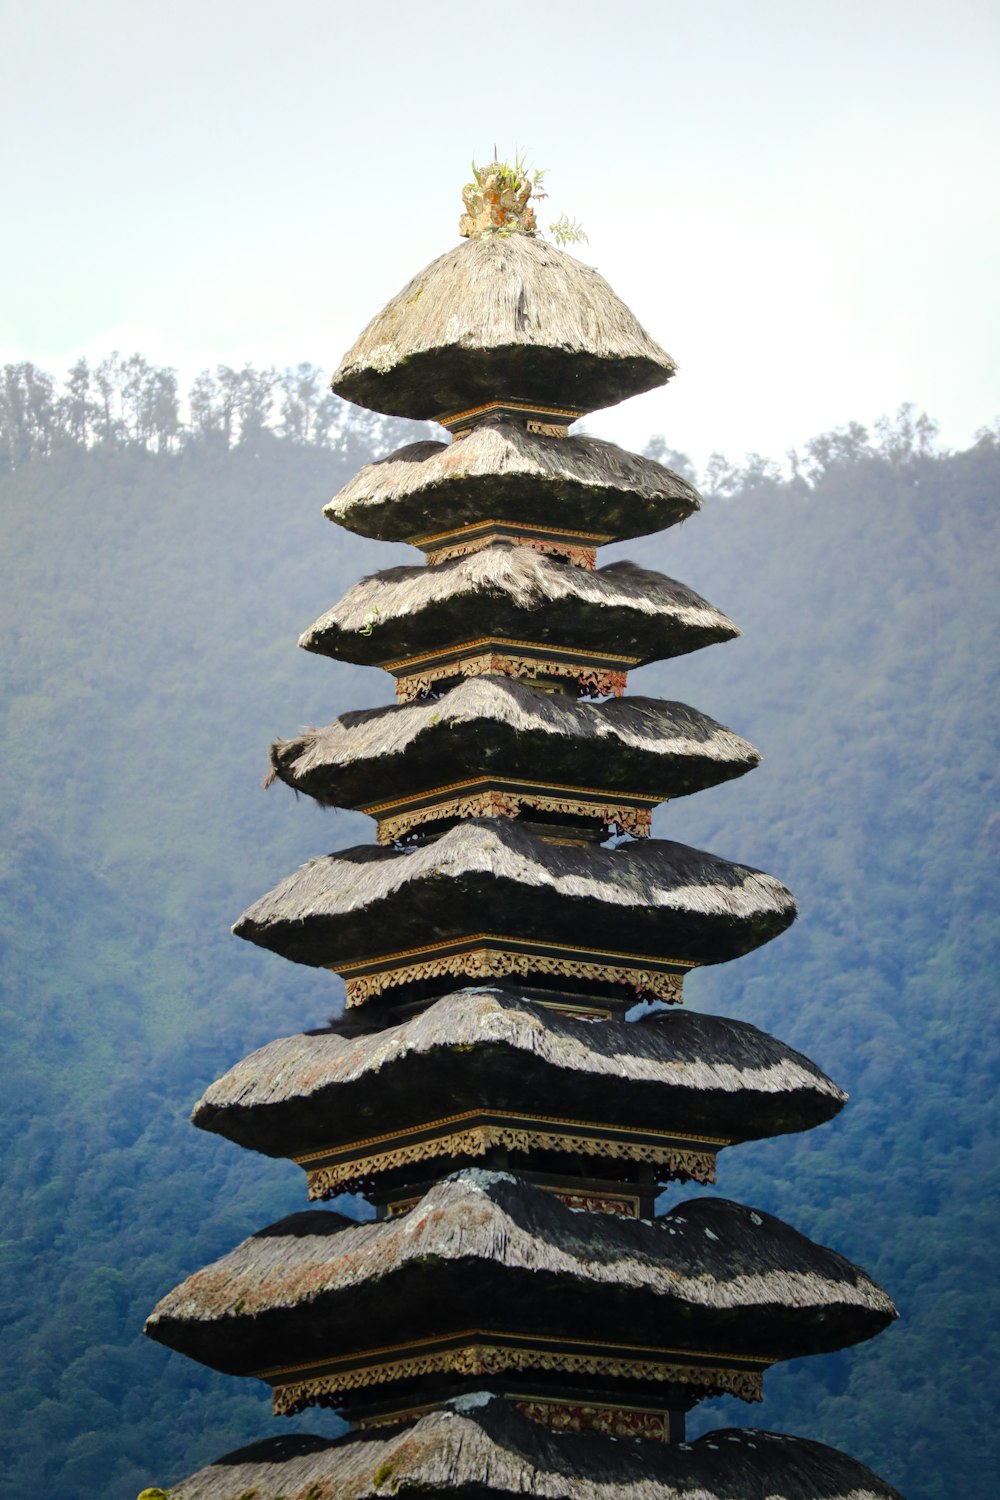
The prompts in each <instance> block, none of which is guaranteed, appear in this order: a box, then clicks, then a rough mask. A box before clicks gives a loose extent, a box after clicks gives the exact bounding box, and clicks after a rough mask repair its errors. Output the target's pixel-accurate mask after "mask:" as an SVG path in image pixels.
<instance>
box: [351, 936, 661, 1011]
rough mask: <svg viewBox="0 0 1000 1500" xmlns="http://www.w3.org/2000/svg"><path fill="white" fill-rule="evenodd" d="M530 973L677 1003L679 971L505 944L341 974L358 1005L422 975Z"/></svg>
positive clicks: (480, 976)
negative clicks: (560, 955)
mask: <svg viewBox="0 0 1000 1500" xmlns="http://www.w3.org/2000/svg"><path fill="white" fill-rule="evenodd" d="M532 974H548V975H552V976H554V977H557V978H559V979H584V980H593V981H597V982H600V983H604V984H620V985H627V986H629V987H630V988H631V989H632V990H634V991H635V994H636V997H637V998H638V999H645V998H647V997H648V998H651V999H654V1000H662V1001H664V1003H665V1004H667V1005H680V1004H682V1003H683V999H684V996H683V993H682V986H683V980H684V976H683V975H682V974H664V973H659V972H657V971H656V970H654V969H643V968H640V967H638V966H635V967H633V966H632V965H630V964H607V963H590V962H588V961H586V960H584V959H578V958H554V957H551V956H549V955H547V954H540V953H518V952H514V951H511V950H509V949H507V950H504V949H498V948H474V949H472V950H471V951H470V952H466V953H450V954H447V955H445V956H443V957H440V958H429V959H423V960H422V961H417V962H414V963H409V964H404V965H401V966H400V967H399V968H397V969H390V970H384V969H383V970H381V971H380V972H379V973H377V974H364V975H362V976H360V977H359V978H356V979H347V980H346V988H347V1004H348V1005H349V1006H353V1005H364V1003H365V1002H366V1001H367V1000H372V999H374V997H375V996H376V995H381V994H383V993H384V991H385V990H388V989H393V988H395V987H396V986H397V985H401V984H414V983H416V982H417V981H419V980H422V979H444V978H453V979H461V978H465V977H468V978H471V979H505V978H509V977H510V976H512V975H516V976H517V977H518V978H521V979H526V978H528V977H529V976H530V975H532Z"/></svg>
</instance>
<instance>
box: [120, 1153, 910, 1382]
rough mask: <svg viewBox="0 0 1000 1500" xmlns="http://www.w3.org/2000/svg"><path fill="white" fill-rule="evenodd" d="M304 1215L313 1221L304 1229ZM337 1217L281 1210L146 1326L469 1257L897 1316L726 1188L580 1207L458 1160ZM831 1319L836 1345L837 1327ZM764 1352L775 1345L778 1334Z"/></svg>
mask: <svg viewBox="0 0 1000 1500" xmlns="http://www.w3.org/2000/svg"><path fill="white" fill-rule="evenodd" d="M313 1217H314V1218H315V1220H316V1222H317V1230H318V1232H317V1233H314V1234H312V1233H309V1232H308V1229H307V1225H308V1223H309V1221H310V1218H313ZM333 1218H334V1220H335V1223H334V1224H333V1225H332V1226H331V1227H332V1228H333V1229H334V1232H333V1234H332V1235H331V1234H330V1233H329V1232H322V1230H323V1228H324V1227H325V1225H324V1222H323V1221H326V1222H327V1223H329V1221H330V1216H329V1215H328V1214H326V1213H325V1212H324V1211H323V1210H314V1211H313V1214H309V1213H305V1214H295V1215H293V1216H292V1219H291V1220H290V1221H289V1225H290V1232H289V1233H287V1234H283V1233H282V1232H281V1230H282V1225H281V1224H277V1225H274V1226H272V1227H271V1228H270V1229H269V1230H267V1231H265V1232H263V1233H261V1234H258V1235H254V1236H252V1237H251V1238H250V1239H248V1240H244V1242H243V1243H242V1244H241V1245H239V1246H237V1248H236V1249H235V1250H233V1251H231V1252H230V1253H229V1254H228V1255H226V1256H224V1257H223V1258H222V1259H221V1260H218V1261H216V1262H215V1264H214V1265H211V1266H207V1267H206V1268H205V1269H204V1270H202V1271H196V1272H195V1273H194V1275H193V1276H190V1277H188V1279H187V1280H186V1281H184V1282H182V1283H181V1285H180V1286H178V1287H177V1288H175V1290H174V1291H172V1292H169V1293H168V1294H167V1296H166V1297H164V1298H163V1299H162V1300H161V1301H160V1302H159V1303H158V1304H157V1306H156V1308H155V1309H154V1311H153V1313H152V1315H151V1317H150V1319H149V1321H148V1323H147V1325H146V1328H147V1332H149V1333H152V1334H153V1335H154V1336H156V1331H157V1324H158V1323H161V1322H165V1321H167V1320H169V1321H171V1322H177V1321H179V1322H181V1323H202V1322H206V1321H208V1322H211V1321H214V1320H216V1319H220V1318H241V1317H246V1318H252V1317H254V1316H256V1315H257V1314H259V1313H261V1312H264V1311H265V1310H271V1309H275V1308H293V1307H296V1306H299V1305H301V1304H302V1303H309V1302H311V1301H313V1300H314V1299H315V1298H317V1297H319V1296H320V1295H321V1294H323V1293H324V1292H334V1291H335V1292H338V1293H341V1294H342V1293H344V1292H345V1291H348V1290H349V1289H351V1288H356V1287H360V1286H363V1285H365V1284H366V1283H372V1282H373V1281H378V1280H381V1279H382V1278H384V1277H386V1276H387V1275H389V1274H391V1273H392V1272H396V1271H399V1270H401V1269H402V1268H403V1267H404V1266H406V1265H408V1264H411V1263H413V1264H420V1263H422V1262H423V1263H426V1262H427V1261H429V1260H430V1261H446V1262H451V1261H456V1260H461V1259H466V1260H468V1258H469V1257H472V1258H474V1259H476V1260H482V1261H485V1262H489V1263H490V1264H492V1265H500V1266H503V1267H505V1268H507V1269H508V1270H515V1269H516V1270H527V1271H544V1272H547V1273H550V1274H553V1275H556V1276H560V1277H569V1278H571V1279H572V1280H573V1281H575V1282H578V1283H581V1284H590V1285H595V1286H596V1285H608V1286H617V1287H628V1288H630V1289H632V1290H638V1289H645V1290H646V1291H648V1292H651V1293H653V1294H654V1295H657V1296H662V1297H664V1298H667V1299H668V1300H669V1301H672V1302H677V1303H683V1304H686V1305H687V1306H688V1307H692V1308H694V1307H697V1308H712V1309H716V1310H720V1309H727V1310H736V1309H750V1308H755V1307H783V1308H786V1309H801V1310H812V1311H817V1310H820V1309H826V1310H829V1311H830V1312H832V1310H833V1309H834V1308H838V1307H839V1308H858V1309H863V1310H866V1311H867V1312H870V1313H872V1314H874V1315H875V1317H874V1319H873V1323H874V1324H877V1325H878V1326H884V1324H885V1323H886V1322H888V1321H889V1320H891V1319H892V1318H893V1317H895V1316H896V1310H895V1308H894V1307H893V1304H892V1302H891V1300H890V1299H889V1297H888V1296H887V1295H886V1293H885V1292H884V1291H882V1289H881V1288H880V1287H878V1286H877V1285H876V1284H875V1283H874V1282H873V1281H872V1280H871V1279H870V1278H869V1277H868V1276H866V1275H865V1273H864V1272H863V1271H862V1270H861V1269H860V1268H859V1267H857V1266H854V1265H852V1264H851V1263H850V1261H847V1260H845V1259H844V1258H843V1256H840V1255H837V1254H836V1253H835V1252H834V1251H832V1250H827V1249H825V1248H823V1247H822V1246H819V1245H816V1244H814V1243H813V1242H812V1241H811V1240H809V1239H807V1238H806V1237H805V1236H804V1235H801V1234H799V1233H798V1232H797V1231H796V1230H794V1229H791V1228H790V1227H789V1226H788V1225H787V1224H783V1223H782V1222H781V1221H780V1220H779V1219H775V1218H773V1217H772V1216H771V1215H769V1214H762V1213H760V1212H758V1211H756V1210H753V1209H748V1208H744V1207H742V1206H741V1205H739V1204H736V1203H730V1202H728V1201H727V1200H726V1199H722V1198H715V1199H700V1200H694V1201H693V1202H690V1203H685V1204H681V1205H680V1206H679V1207H677V1208H675V1209H673V1210H672V1211H671V1212H670V1213H668V1214H666V1215H664V1217H662V1218H660V1219H656V1220H653V1221H649V1220H641V1219H624V1218H615V1217H613V1216H611V1215H603V1214H600V1215H598V1214H580V1213H576V1212H575V1211H574V1210H572V1209H568V1208H565V1207H564V1206H563V1205H562V1204H561V1203H559V1202H558V1200H556V1199H555V1198H554V1197H553V1196H552V1195H550V1194H548V1193H545V1192H544V1190H542V1189H538V1188H528V1187H527V1186H526V1185H525V1184H524V1183H522V1182H520V1181H519V1180H518V1179H517V1178H514V1177H511V1176H509V1175H507V1174H506V1173H499V1172H489V1171H483V1170H479V1169H467V1170H465V1171H462V1172H458V1173H455V1174H454V1175H453V1176H451V1177H449V1178H446V1179H445V1180H444V1181H442V1182H439V1183H436V1184H435V1185H434V1186H433V1187H432V1188H431V1189H430V1190H429V1191H428V1192H427V1193H426V1194H425V1195H424V1197H423V1198H422V1199H421V1201H420V1203H419V1204H418V1205H417V1206H416V1207H415V1208H414V1209H412V1210H411V1211H410V1213H408V1214H406V1215H403V1216H401V1217H398V1218H391V1219H385V1220H382V1221H376V1222H369V1223H365V1224H351V1225H349V1226H347V1227H339V1226H344V1225H345V1221H344V1220H343V1219H341V1218H340V1216H339V1215H335V1216H333ZM496 1315H497V1313H496V1312H495V1313H494V1316H496ZM875 1331H876V1327H875V1326H872V1328H871V1330H870V1333H874V1332H875ZM830 1332H831V1333H832V1337H833V1339H834V1341H835V1342H834V1345H833V1347H836V1340H837V1332H836V1331H835V1330H833V1329H831V1330H830ZM858 1336H864V1335H858ZM869 1336H870V1334H869ZM732 1337H733V1338H735V1337H736V1334H735V1332H734V1333H733V1335H732ZM848 1341H849V1342H852V1341H853V1340H850V1339H849V1340H848ZM826 1347H831V1346H830V1345H826ZM760 1352H761V1357H764V1356H765V1355H767V1356H768V1357H771V1358H774V1357H781V1355H780V1352H779V1351H777V1350H775V1349H774V1348H771V1349H769V1350H761V1351H760ZM276 1355H277V1357H279V1358H280V1355H279V1354H278V1353H277V1351H276ZM786 1357H787V1355H786Z"/></svg>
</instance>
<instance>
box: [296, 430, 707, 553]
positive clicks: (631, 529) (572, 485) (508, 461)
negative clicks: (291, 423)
mask: <svg viewBox="0 0 1000 1500" xmlns="http://www.w3.org/2000/svg"><path fill="white" fill-rule="evenodd" d="M700 505H701V497H700V495H699V494H698V492H697V490H696V489H695V488H694V487H693V486H692V485H690V484H689V483H688V482H687V480H686V479H682V478H681V476H680V475H679V474H675V473H674V472H673V470H671V469H667V468H665V467H664V466H663V464H659V463H657V462H656V460H655V459H652V458H642V457H640V456H639V455H638V454H636V453H629V452H627V451H626V450H625V449H624V448H619V447H617V446H616V444H614V443H608V442H604V441H603V440H602V439H600V438H594V437H585V436H580V437H571V438H554V437H546V436H544V435H542V434H539V433H534V432H529V431H527V429H526V428H525V427H524V426H523V425H522V424H521V423H518V422H514V421H511V420H510V419H509V418H505V417H492V418H488V419H487V420H485V421H484V422H482V423H480V424H479V425H478V426H477V427H474V428H473V429H472V431H471V432H468V433H467V434H466V435H465V436H464V437H462V438H460V439H457V440H456V441H455V442H453V443H450V444H448V443H436V442H421V443H412V444H410V446H409V447H406V448H401V449H399V451H398V452H396V453H392V454H390V455H389V457H388V458H381V459H378V460H377V461H376V462H375V463H370V464H365V466H364V468H363V469H361V470H359V472H358V473H357V474H356V475H355V476H354V478H353V479H352V480H350V481H349V483H348V484H346V485H345V486H344V488H343V489H342V490H340V491H339V492H338V493H337V494H336V495H335V496H334V498H333V499H332V500H331V501H330V503H329V505H327V506H326V508H325V511H324V514H325V515H327V516H328V517H329V519H330V520H331V521H335V522H336V523H337V524H338V525H340V526H345V527H346V528H347V529H348V530H350V531H355V532H358V533H360V535H362V536H375V537H380V538H381V539H383V540H385V541H416V540H421V539H424V538H428V537H430V536H431V535H434V534H437V533H441V532H446V531H451V530H454V529H456V528H458V527H461V526H467V525H471V524H474V523H476V522H480V521H484V520H493V521H519V522H521V523H522V524H524V525H528V524H532V525H535V526H553V527H569V528H570V529H571V530H572V531H574V532H580V533H595V534H596V535H598V536H599V537H600V538H601V539H602V540H607V541H620V540H624V539H625V538H626V537H632V536H642V535H645V534H647V533H648V532H653V531H662V530H663V529H665V528H666V527H668V526H673V525H675V524H676V523H677V522H678V521H682V520H684V519H685V518H686V517H687V516H690V515H692V514H693V512H694V511H696V510H698V509H699V507H700Z"/></svg>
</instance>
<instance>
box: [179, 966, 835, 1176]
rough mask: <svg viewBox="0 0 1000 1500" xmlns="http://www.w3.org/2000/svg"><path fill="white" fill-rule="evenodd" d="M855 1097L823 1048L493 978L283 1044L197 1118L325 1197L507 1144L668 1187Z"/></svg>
mask: <svg viewBox="0 0 1000 1500" xmlns="http://www.w3.org/2000/svg"><path fill="white" fill-rule="evenodd" d="M459 1056H460V1061H456V1059H457V1058H458V1057H459ZM845 1098H846V1095H845V1094H844V1093H843V1092H842V1091H841V1090H840V1089H839V1088H837V1086H836V1084H834V1083H833V1082H832V1081H831V1080H830V1079H829V1078H827V1077H826V1075H825V1074H823V1073H822V1072H820V1070H819V1068H817V1067H816V1065H815V1064H814V1063H812V1062H810V1061H809V1059H808V1058H805V1057H803V1056H802V1055H801V1054H800V1053H798V1052H794V1051H792V1049H791V1048H789V1047H786V1046H784V1045H783V1044H782V1043H781V1042H778V1041H775V1039H774V1038H773V1037H769V1036H767V1035H766V1034H765V1033H764V1032H762V1031H758V1030H757V1029H756V1027H754V1026H751V1025H749V1024H748V1023H747V1022H745V1021H734V1020H727V1019H724V1018H723V1017H721V1016H706V1015H700V1014H698V1013H697V1012H693V1011H685V1010H678V1009H671V1010H669V1011H654V1012H647V1013H646V1014H645V1015H644V1016H643V1017H642V1018H640V1019H638V1020H636V1021H632V1022H628V1021H618V1020H612V1021H607V1022H604V1023H602V1024H597V1025H595V1024H594V1023H593V1022H592V1021H589V1020H584V1019H582V1018H580V1017H578V1016H574V1015H567V1014H563V1013H560V1012H559V1011H557V1010H552V1009H549V1008H547V1007H545V1006H543V1005H539V1004H537V1003H535V1002H533V1001H532V1000H528V999H525V998H523V997H522V995H521V994H519V993H518V992H517V991H516V990H514V989H501V988H492V989H488V988H483V989H468V990H461V991H458V992H457V993H453V994H450V995H445V996H443V997H442V998H441V999H439V1000H437V1001H435V1002H434V1004H433V1005H431V1006H430V1007H429V1009H427V1010H425V1011H422V1012H421V1013H419V1014H417V1015H415V1016H413V1017H411V1018H410V1019H409V1020H407V1021H405V1022H404V1023H403V1024H401V1025H396V1026H392V1027H389V1028H387V1029H386V1030H384V1031H378V1032H374V1033H371V1034H368V1035H362V1036H354V1035H342V1034H339V1033H338V1032H337V1031H335V1030H331V1031H325V1032H314V1033H307V1034H305V1035H299V1036H290V1037H282V1038H281V1039H280V1040H278V1041H274V1042H270V1043H268V1045H267V1046H265V1047H262V1048H261V1049H260V1050H259V1051H257V1052H254V1053H252V1054H251V1055H250V1056H249V1057H247V1058H246V1059H245V1060H244V1061H243V1062H241V1063H238V1064H237V1065H236V1067H234V1068H232V1069H230V1071H229V1072H228V1073H226V1074H225V1076H224V1077H222V1078H220V1079H219V1080H218V1082H216V1083H213V1084H212V1085H211V1086H210V1087H209V1088H208V1089H207V1090H206V1092H205V1094H204V1095H203V1097H202V1098H201V1099H200V1100H199V1102H198V1104H197V1105H196V1106H195V1109H194V1114H193V1115H192V1119H193V1121H194V1123H195V1124H196V1125H198V1126H200V1127H201V1128H202V1129H204V1130H212V1131H215V1132H216V1133H218V1134H219V1135H224V1136H227V1137H228V1138H229V1139H230V1140H232V1141H235V1142H236V1144H237V1145H240V1146H245V1147H247V1148H249V1149H251V1150H255V1151H261V1152H263V1153H264V1154H265V1155H268V1156H288V1157H294V1158H296V1159H297V1160H299V1161H300V1162H301V1164H302V1166H304V1167H305V1168H306V1170H307V1171H308V1172H309V1174H310V1190H311V1192H310V1195H311V1196H316V1197H320V1196H326V1195H327V1194H328V1193H329V1192H333V1191H341V1190H343V1185H344V1184H345V1183H348V1182H353V1181H356V1180H358V1179H359V1178H362V1179H365V1178H370V1177H372V1176H374V1175H376V1174H377V1173H379V1172H386V1171H392V1170H394V1169H396V1168H398V1167H404V1166H405V1167H408V1168H410V1169H411V1176H410V1180H411V1181H412V1180H414V1178H415V1177H416V1176H418V1175H419V1164H421V1163H427V1162H435V1163H439V1162H440V1161H441V1160H442V1159H444V1160H445V1161H447V1160H448V1158H449V1157H451V1158H453V1159H454V1158H463V1157H468V1158H471V1157H474V1156H476V1155H480V1156H481V1155H482V1154H484V1152H485V1151H486V1150H487V1149H489V1148H491V1147H492V1146H496V1145H499V1146H501V1147H504V1148H506V1149H507V1150H509V1151H513V1152H514V1153H515V1157H516V1158H519V1157H520V1154H521V1153H522V1152H525V1151H526V1150H530V1148H531V1147H533V1146H534V1147H535V1148H536V1149H538V1150H540V1151H545V1152H547V1153H551V1154H554V1155H560V1154H566V1155H578V1154H585V1155H589V1156H591V1157H592V1158H594V1159H596V1161H597V1162H599V1163H600V1162H602V1161H603V1163H604V1166H603V1167H602V1170H604V1171H607V1163H608V1162H609V1161H610V1162H623V1161H624V1162H629V1161H632V1162H636V1161H638V1162H645V1163H650V1164H652V1165H653V1166H654V1167H655V1168H656V1169H657V1176H658V1179H659V1180H661V1181H662V1180H665V1179H666V1178H668V1177H670V1176H674V1175H684V1176H692V1177H696V1178H699V1179H701V1178H703V1177H708V1178H709V1179H711V1177H712V1176H713V1173H712V1167H713V1166H714V1157H715V1152H716V1150H717V1149H718V1148H719V1147H721V1146H724V1145H726V1144H729V1143H731V1142H735V1141H745V1140H751V1139H759V1138H762V1137H766V1136H774V1135H783V1134H785V1133H786V1132H789V1131H797V1130H809V1129H811V1128H812V1127H813V1126H816V1125H820V1124H822V1123H824V1122H825V1121H826V1120H829V1119H831V1118H832V1117H833V1115H835V1114H836V1113H837V1111H838V1110H839V1109H840V1108H841V1107H842V1105H843V1103H844V1100H845ZM441 1100H447V1109H442V1107H441V1104H440V1101H441ZM541 1101H544V1104H543V1105H542V1108H543V1109H544V1114H543V1113H542V1112H541V1111H540V1104H541ZM443 1116H447V1118H443ZM699 1156H702V1157H705V1158H707V1160H708V1163H709V1170H708V1171H707V1172H702V1171H701V1170H699V1167H698V1161H697V1158H698V1157H699ZM512 1165H513V1166H514V1167H515V1169H516V1168H518V1167H520V1166H525V1167H527V1166H529V1165H530V1157H529V1156H525V1159H524V1161H523V1162H522V1161H521V1160H520V1159H515V1160H514V1161H513V1162H512ZM563 1170H564V1171H565V1170H567V1168H565V1167H564V1168H563Z"/></svg>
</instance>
